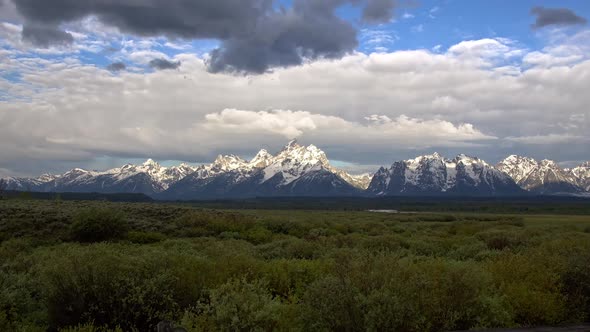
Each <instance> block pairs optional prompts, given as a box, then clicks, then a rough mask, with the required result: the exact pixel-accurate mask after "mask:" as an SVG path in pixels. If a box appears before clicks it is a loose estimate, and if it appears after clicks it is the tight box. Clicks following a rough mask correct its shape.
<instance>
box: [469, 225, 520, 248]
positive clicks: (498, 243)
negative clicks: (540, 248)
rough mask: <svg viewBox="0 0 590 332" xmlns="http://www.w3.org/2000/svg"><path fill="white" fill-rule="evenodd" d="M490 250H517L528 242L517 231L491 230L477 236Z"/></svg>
mask: <svg viewBox="0 0 590 332" xmlns="http://www.w3.org/2000/svg"><path fill="white" fill-rule="evenodd" d="M477 238H479V239H480V240H482V241H483V242H484V243H485V244H486V245H487V246H488V248H489V249H492V250H504V249H516V248H518V247H519V246H522V245H524V244H525V243H526V240H525V239H524V238H523V237H522V236H521V235H520V234H519V233H516V232H515V231H503V230H489V231H485V232H481V233H478V234H477Z"/></svg>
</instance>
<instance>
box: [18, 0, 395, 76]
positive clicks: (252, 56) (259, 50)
mask: <svg viewBox="0 0 590 332" xmlns="http://www.w3.org/2000/svg"><path fill="white" fill-rule="evenodd" d="M13 1H14V2H15V4H16V7H17V9H18V10H19V12H20V13H21V14H22V15H23V16H24V17H25V18H26V19H27V21H28V22H40V23H43V24H47V25H51V26H58V25H59V24H61V23H65V22H72V21H75V20H78V19H81V18H83V17H86V16H89V15H94V16H96V17H98V18H99V19H100V20H101V21H102V22H103V23H105V24H108V25H111V26H115V27H117V28H119V29H120V30H121V31H124V32H127V33H132V34H136V35H140V36H159V35H163V36H167V37H170V38H184V39H201V38H212V39H218V40H220V41H221V46H220V47H219V48H218V49H215V50H214V51H213V52H212V53H211V57H210V58H209V60H208V65H209V69H210V71H212V72H219V71H231V72H240V73H262V72H266V71H268V70H269V69H271V68H273V67H283V66H292V65H298V64H301V63H302V62H303V61H304V60H305V59H317V58H338V57H341V56H343V55H344V54H346V53H349V52H352V51H353V50H354V49H355V47H356V46H357V38H356V37H357V31H356V29H355V28H354V27H353V26H352V24H351V23H350V22H348V21H345V20H343V19H341V18H339V17H338V16H337V15H336V14H335V10H336V9H337V8H338V7H339V6H342V5H345V4H352V5H365V7H363V8H362V10H363V17H364V20H365V21H367V22H372V23H378V22H384V21H387V20H389V19H391V16H392V15H393V11H394V9H395V1H394V0H368V1H363V0H294V1H293V6H292V7H291V8H288V9H285V8H280V9H277V8H276V7H277V6H274V5H275V4H276V3H275V0H119V1H113V0H52V1H46V0H13Z"/></svg>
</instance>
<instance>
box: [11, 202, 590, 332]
mask: <svg viewBox="0 0 590 332" xmlns="http://www.w3.org/2000/svg"><path fill="white" fill-rule="evenodd" d="M0 241H1V243H0V330H2V331H47V330H50V331H56V330H63V331H80V332H81V331H103V330H106V331H108V330H122V331H153V330H154V327H155V325H156V324H157V323H158V322H160V321H162V320H169V321H172V322H175V324H176V325H177V326H182V327H184V328H185V329H187V330H188V331H274V330H278V331H322V330H326V331H444V330H462V329H476V328H489V327H513V326H536V325H556V324H561V323H575V322H583V321H587V320H588V319H589V318H590V217H588V216H584V215H536V214H518V215H517V214H513V215H508V214H506V215H500V214H475V213H460V212H457V213H430V212H429V213H403V214H385V213H370V212H361V211H357V212H354V211H304V210H277V211H273V210H209V209H202V208H197V207H194V206H189V205H173V204H157V203H107V202H74V201H60V200H55V201H52V200H46V201H38V200H22V199H10V200H3V201H0Z"/></svg>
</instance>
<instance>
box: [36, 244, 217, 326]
mask: <svg viewBox="0 0 590 332" xmlns="http://www.w3.org/2000/svg"><path fill="white" fill-rule="evenodd" d="M49 255H55V253H49ZM203 270H204V268H203V263H202V260H200V259H199V258H197V257H194V256H189V255H181V254H178V253H175V254H170V253H169V252H167V251H163V250H162V249H161V248H149V249H148V248H146V247H144V248H137V247H135V246H133V247H126V246H123V245H115V244H108V243H101V244H93V245H90V246H85V247H80V246H65V247H62V248H61V250H60V252H59V256H57V257H55V256H52V261H51V262H48V263H47V264H46V265H45V266H43V267H42V269H41V271H40V274H41V276H42V278H43V281H44V286H45V287H44V290H43V293H44V294H43V295H44V298H45V299H46V300H45V301H46V306H47V312H48V316H49V326H50V327H51V328H52V329H59V328H65V327H71V326H78V325H80V324H82V325H83V324H94V326H101V327H102V326H104V327H109V328H116V327H121V328H122V329H123V330H125V331H130V330H133V329H136V330H139V331H151V330H152V329H153V327H154V326H155V324H157V323H158V322H160V321H162V320H170V319H174V318H176V317H179V316H180V313H181V312H182V311H183V310H184V309H185V308H186V307H187V306H189V305H190V304H195V303H197V302H198V301H199V300H200V299H201V296H202V290H203V288H204V287H203V282H204V281H203V279H204V276H203V274H205V275H206V273H205V272H203Z"/></svg>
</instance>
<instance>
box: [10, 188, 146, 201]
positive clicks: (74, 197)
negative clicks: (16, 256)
mask: <svg viewBox="0 0 590 332" xmlns="http://www.w3.org/2000/svg"><path fill="white" fill-rule="evenodd" d="M0 198H4V199H41V200H64V201H107V202H150V201H153V199H152V198H151V197H149V196H147V195H144V194H133V193H113V194H101V193H51V192H50V193H42V192H29V191H5V192H3V193H2V195H1V197H0Z"/></svg>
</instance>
